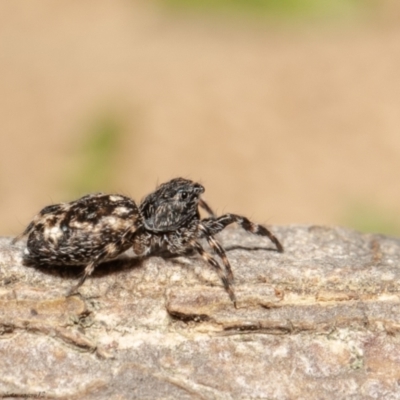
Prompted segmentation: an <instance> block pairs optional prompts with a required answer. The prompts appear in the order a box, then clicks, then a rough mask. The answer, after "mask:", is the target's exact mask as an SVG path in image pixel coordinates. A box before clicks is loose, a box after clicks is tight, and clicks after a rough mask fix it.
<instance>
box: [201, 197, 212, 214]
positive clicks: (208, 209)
mask: <svg viewBox="0 0 400 400" xmlns="http://www.w3.org/2000/svg"><path fill="white" fill-rule="evenodd" d="M199 206H200V207H201V208H202V209H203V210H204V211H206V212H207V213H208V214H209V215H210V216H211V217H215V216H216V214H215V213H214V211H213V210H212V209H211V207H210V206H209V205H208V204H207V203H206V202H205V201H204V200H203V199H202V198H200V199H199Z"/></svg>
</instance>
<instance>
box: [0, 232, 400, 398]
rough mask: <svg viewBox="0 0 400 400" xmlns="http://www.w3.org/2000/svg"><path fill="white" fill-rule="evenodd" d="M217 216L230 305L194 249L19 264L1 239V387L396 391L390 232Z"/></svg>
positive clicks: (83, 391) (302, 394)
mask: <svg viewBox="0 0 400 400" xmlns="http://www.w3.org/2000/svg"><path fill="white" fill-rule="evenodd" d="M271 229H272V231H273V232H274V233H276V235H277V236H278V238H279V239H280V240H281V241H282V243H283V244H284V246H285V252H284V253H283V254H279V253H277V252H276V251H274V250H273V247H272V246H271V244H270V243H269V242H268V240H263V239H260V238H258V237H255V236H252V235H249V234H247V233H246V232H243V231H242V230H240V229H227V230H226V231H225V232H224V233H223V234H222V235H221V236H220V240H221V242H222V243H223V244H224V246H225V248H226V249H227V251H228V257H229V259H230V261H231V264H232V268H233V271H234V274H235V291H236V295H237V298H238V308H237V309H235V308H234V307H233V305H232V303H231V302H230V300H229V297H228V295H227V293H226V292H225V291H224V289H223V287H222V285H221V282H220V280H219V278H218V277H217V274H216V273H215V272H214V271H212V270H211V269H210V268H209V267H208V266H207V265H206V264H205V263H204V262H203V261H202V260H201V259H200V258H199V257H197V256H194V255H193V256H188V257H179V258H162V257H150V258H148V259H145V260H135V259H132V258H129V254H128V255H127V256H125V258H124V259H122V260H117V261H114V262H110V263H107V264H104V265H101V266H100V267H99V268H98V269H97V270H96V271H95V273H94V275H93V276H92V277H91V278H89V279H88V280H87V281H86V282H85V284H84V285H83V286H82V287H81V289H80V295H76V296H73V297H69V298H66V297H65V293H66V292H67V291H68V289H69V288H70V287H71V285H73V284H74V283H75V282H76V278H77V274H78V273H79V271H80V269H79V268H71V267H70V268H57V269H56V268H44V267H40V268H39V267H28V266H24V265H22V262H21V252H22V251H23V248H24V246H25V244H24V243H23V242H21V243H19V244H18V245H16V246H12V245H11V239H10V238H2V239H0V397H5V398H6V397H13V398H26V397H37V398H51V399H53V398H57V399H132V398H140V399H147V398H148V399H150V398H151V399H175V398H178V399H241V398H246V399H248V398H257V399H344V398H346V399H383V398H385V399H400V240H398V239H394V238H389V237H384V236H380V235H371V234H368V235H367V234H359V233H357V232H354V231H350V230H347V229H343V228H328V227H320V226H289V227H272V228H271Z"/></svg>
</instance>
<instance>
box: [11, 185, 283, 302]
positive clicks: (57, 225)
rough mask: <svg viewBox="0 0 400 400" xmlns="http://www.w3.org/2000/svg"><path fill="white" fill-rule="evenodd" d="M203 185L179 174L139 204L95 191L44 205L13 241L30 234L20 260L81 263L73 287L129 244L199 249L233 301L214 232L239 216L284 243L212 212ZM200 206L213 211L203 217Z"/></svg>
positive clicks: (138, 250) (144, 248)
mask: <svg viewBox="0 0 400 400" xmlns="http://www.w3.org/2000/svg"><path fill="white" fill-rule="evenodd" d="M203 192H204V187H203V186H201V185H200V184H198V183H195V182H192V181H190V180H187V179H183V178H176V179H172V180H171V181H169V182H167V183H164V184H162V185H160V186H159V187H158V188H157V189H156V190H155V191H154V192H153V193H151V194H149V195H148V196H147V197H146V198H145V199H144V200H143V201H142V202H141V204H140V206H139V207H138V206H137V205H136V203H135V202H134V201H133V200H132V199H130V198H129V197H126V196H122V195H118V194H114V195H107V194H103V193H96V194H91V195H87V196H84V197H82V198H80V199H78V200H75V201H72V202H70V203H61V204H55V205H51V206H48V207H45V208H44V209H43V210H41V211H40V212H39V214H37V215H36V216H35V218H34V219H33V221H32V222H31V223H30V224H29V225H28V227H27V228H26V229H25V231H24V232H23V233H22V234H21V235H20V236H18V237H16V238H15V239H14V242H15V241H17V240H19V239H20V238H22V237H24V236H26V235H27V236H28V241H27V248H26V249H25V251H24V255H23V257H24V261H25V263H28V264H32V263H33V264H39V265H85V270H84V272H83V275H82V277H81V278H80V279H79V282H78V283H77V284H76V285H75V286H74V287H73V288H72V290H70V292H69V294H72V293H74V292H75V291H76V290H77V288H78V287H79V286H80V285H82V283H83V282H84V281H85V279H86V278H87V277H88V276H89V275H91V274H92V272H93V270H94V269H95V268H96V266H97V265H99V264H100V263H101V262H103V261H106V260H110V259H113V258H115V257H117V256H118V255H119V254H121V253H123V252H124V251H126V250H128V249H129V248H130V247H132V248H133V252H134V253H135V254H136V255H137V256H148V255H150V254H152V253H154V252H157V251H160V250H166V251H168V252H169V253H172V254H176V255H179V254H186V253H187V252H188V251H189V250H195V251H196V252H198V253H199V254H200V255H201V256H202V257H203V259H204V260H206V261H207V262H208V263H209V264H210V265H211V266H212V267H213V268H214V269H215V271H216V272H217V273H218V276H219V277H220V278H221V280H222V282H223V285H224V287H225V290H226V291H227V292H228V294H229V297H230V298H231V300H232V301H233V303H234V304H235V306H236V297H235V294H234V291H233V288H232V282H233V273H232V269H231V266H230V263H229V260H228V258H227V256H226V253H225V251H224V249H223V247H222V246H221V245H220V243H219V242H218V241H217V240H216V239H215V237H214V236H215V235H216V234H217V233H218V232H220V231H222V230H223V229H224V228H225V227H226V226H227V225H229V224H231V223H233V222H237V223H238V224H239V225H240V226H241V227H242V228H243V229H245V230H246V231H249V232H251V233H254V234H256V235H261V236H267V237H268V238H269V239H270V240H271V241H272V242H273V243H274V244H275V246H276V248H277V250H278V251H279V252H282V251H283V247H282V245H281V244H280V242H279V241H278V239H277V238H276V237H275V236H274V235H273V234H272V233H271V232H270V231H269V230H268V229H267V228H265V227H264V226H262V225H257V224H254V223H253V222H251V221H249V220H248V219H247V218H245V217H242V216H239V215H235V214H225V215H222V216H221V217H216V216H215V215H214V214H213V212H212V210H211V209H210V207H209V206H208V205H207V203H206V202H205V201H204V200H202V199H201V197H200V196H201V194H202V193H203ZM199 206H200V207H202V208H204V209H205V210H206V211H207V212H208V213H209V214H210V215H211V216H210V217H209V218H205V219H201V218H200V213H199ZM203 238H204V239H206V240H207V242H208V244H209V245H210V247H211V249H212V250H213V251H214V252H215V254H216V255H218V256H219V257H220V258H221V260H222V262H223V264H224V266H225V270H223V269H222V268H221V266H220V264H219V263H218V262H217V261H216V259H215V258H214V257H213V256H212V255H210V254H209V253H208V252H206V251H205V250H204V248H203V246H202V245H201V243H200V241H199V239H203Z"/></svg>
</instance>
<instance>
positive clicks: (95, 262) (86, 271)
mask: <svg viewBox="0 0 400 400" xmlns="http://www.w3.org/2000/svg"><path fill="white" fill-rule="evenodd" d="M103 260H104V257H96V259H95V260H93V261H90V263H89V264H88V265H86V267H85V269H84V271H83V273H82V276H81V277H80V278H79V281H78V283H77V284H76V285H74V286H72V288H71V289H70V290H68V292H67V297H69V296H72V295H73V294H75V293H76V291H77V290H78V289H79V288H80V287H81V286H82V285H83V283H84V282H85V280H86V278H87V277H88V276H90V275H92V273H93V271H94V269H95V268H96V267H97V266H98V265H99V264H100V263H101V262H102V261H103Z"/></svg>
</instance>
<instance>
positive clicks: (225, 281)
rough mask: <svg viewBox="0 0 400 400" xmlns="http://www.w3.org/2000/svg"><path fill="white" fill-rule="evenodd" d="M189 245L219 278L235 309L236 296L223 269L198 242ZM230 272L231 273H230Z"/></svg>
mask: <svg viewBox="0 0 400 400" xmlns="http://www.w3.org/2000/svg"><path fill="white" fill-rule="evenodd" d="M190 245H191V246H192V247H193V248H194V249H195V250H196V251H197V252H198V253H199V254H200V255H201V256H202V257H203V259H204V260H205V261H206V262H207V263H208V264H210V265H211V266H212V267H213V268H214V269H215V271H216V272H217V274H218V276H219V277H220V279H221V281H222V283H223V285H224V288H225V290H226V291H227V293H228V295H229V298H230V299H231V300H232V303H233V305H234V306H235V308H237V306H236V296H235V293H234V291H233V288H232V286H231V281H230V279H229V278H227V277H226V276H225V274H224V271H223V269H222V268H221V266H220V265H219V264H218V262H217V261H216V260H215V258H214V257H213V256H211V255H210V254H208V253H207V252H206V251H205V250H204V249H203V247H202V245H201V244H200V243H198V242H196V241H195V240H194V241H192V242H191V243H190ZM231 272H232V271H231Z"/></svg>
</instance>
